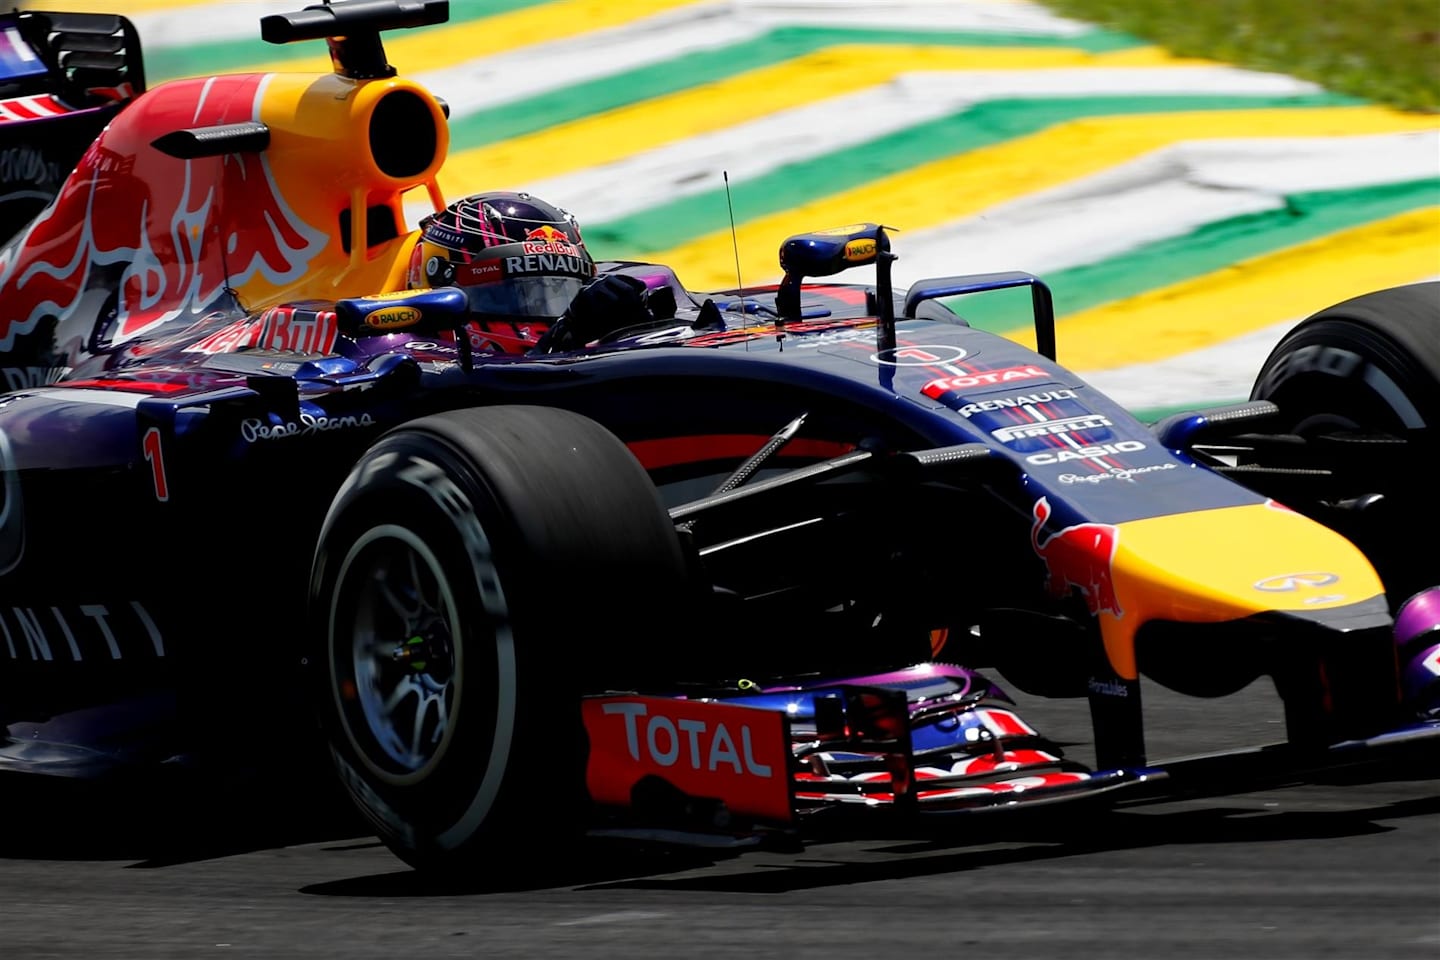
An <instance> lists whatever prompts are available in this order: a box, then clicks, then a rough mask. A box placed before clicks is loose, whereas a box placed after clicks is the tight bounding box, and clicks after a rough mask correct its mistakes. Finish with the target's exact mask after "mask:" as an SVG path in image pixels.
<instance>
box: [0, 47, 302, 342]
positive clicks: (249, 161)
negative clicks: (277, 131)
mask: <svg viewBox="0 0 1440 960" xmlns="http://www.w3.org/2000/svg"><path fill="white" fill-rule="evenodd" d="M269 79H270V77H269V75H244V76H230V77H214V78H210V79H208V80H193V81H179V82H177V83H174V84H170V85H168V90H167V96H165V97H163V98H153V97H150V96H142V97H140V98H139V99H137V100H136V102H135V103H134V104H132V105H131V106H130V107H129V108H128V109H127V110H126V111H125V112H123V113H122V114H121V115H120V116H118V117H117V118H116V119H115V120H114V121H113V122H112V123H111V125H110V126H109V127H108V128H107V129H106V131H105V132H104V133H102V134H101V135H100V137H99V138H98V139H97V140H96V141H95V143H94V144H93V145H92V146H91V147H90V149H89V150H88V151H86V153H85V154H84V156H83V157H82V158H81V160H80V162H79V163H78V164H77V166H76V168H75V170H74V172H73V173H72V174H71V175H70V177H69V178H68V179H67V180H66V182H65V184H64V186H63V187H62V188H61V190H60V192H59V194H58V196H57V197H56V199H55V201H54V202H53V203H52V204H51V206H50V207H49V208H48V209H47V210H46V211H45V212H44V213H43V214H41V216H40V217H39V218H38V219H37V220H36V221H35V222H34V223H33V224H32V225H31V226H30V227H29V228H28V229H27V230H26V231H25V232H24V233H22V234H21V235H19V237H17V239H16V240H15V242H13V243H12V244H11V245H10V246H9V247H8V248H7V249H6V250H5V251H3V253H0V304H3V307H0V350H9V349H11V348H12V347H13V346H14V344H15V341H16V338H17V337H23V336H25V335H27V334H31V333H34V332H37V331H39V330H40V328H41V326H42V324H43V325H48V324H50V323H53V324H54V325H55V341H56V344H55V345H56V348H57V350H60V351H66V350H67V349H71V348H72V347H73V345H76V344H86V343H94V342H96V341H103V342H108V343H109V344H112V345H118V344H121V343H124V342H125V341H127V340H131V339H133V338H135V337H137V336H140V335H142V334H146V333H148V332H150V331H152V330H154V328H156V327H157V326H159V325H161V324H163V323H166V322H167V321H170V320H173V319H176V318H182V317H183V318H186V319H193V318H194V316H195V315H197V314H198V313H199V312H201V311H203V310H205V309H206V308H208V307H210V306H212V305H213V304H215V303H216V302H217V301H218V300H219V299H220V298H221V297H222V296H223V294H224V292H225V290H226V288H227V287H237V288H238V287H241V286H243V285H245V284H246V283H247V282H249V281H251V280H261V281H263V282H264V283H266V284H268V285H270V286H272V287H278V286H281V285H283V284H286V283H289V282H293V281H294V280H296V279H298V278H300V277H301V276H302V275H304V273H305V272H306V270H307V269H308V268H309V267H310V265H311V262H312V260H313V259H314V258H315V256H316V255H317V254H318V253H319V252H320V251H321V250H322V249H323V248H324V247H325V245H326V243H327V242H328V239H329V237H328V236H327V234H325V233H324V232H322V231H321V230H319V229H317V228H316V227H314V226H312V225H311V224H309V223H307V222H305V221H304V220H303V219H301V218H300V217H299V216H297V215H296V214H295V212H294V211H293V210H292V209H291V207H290V206H289V205H288V204H287V202H286V199H285V197H284V196H283V195H282V193H281V191H280V190H279V188H278V186H277V184H276V181H275V177H274V175H273V172H272V171H271V169H270V165H269V162H268V160H267V159H266V157H265V155H264V154H263V153H231V154H226V155H223V156H207V157H198V158H195V159H178V158H176V157H172V156H169V155H167V154H165V153H163V152H161V151H160V150H158V149H156V148H155V147H154V146H152V141H154V140H155V139H156V138H157V137H160V136H162V135H164V134H166V133H170V132H172V131H175V130H179V129H189V128H196V127H206V126H213V125H219V124H227V123H239V122H245V121H251V120H254V119H257V118H258V117H259V115H260V106H261V101H262V98H263V97H264V94H265V88H266V85H267V83H268V81H269Z"/></svg>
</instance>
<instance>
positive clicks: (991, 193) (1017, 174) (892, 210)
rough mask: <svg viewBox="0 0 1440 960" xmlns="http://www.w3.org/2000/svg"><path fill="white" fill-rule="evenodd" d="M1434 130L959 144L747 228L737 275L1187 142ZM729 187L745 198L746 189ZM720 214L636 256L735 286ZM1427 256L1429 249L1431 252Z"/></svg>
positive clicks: (1258, 123) (1401, 120) (1138, 119)
mask: <svg viewBox="0 0 1440 960" xmlns="http://www.w3.org/2000/svg"><path fill="white" fill-rule="evenodd" d="M1436 126H1440V121H1437V120H1436V118H1434V117H1427V116H1421V115H1415V114H1405V113H1400V112H1399V111H1396V110H1391V109H1388V108H1382V107H1371V106H1359V107H1324V108H1315V107H1310V108H1294V109H1261V110H1217V111H1201V112H1193V113H1173V114H1143V115H1129V116H1118V117H1098V118H1091V119H1086V120H1077V121H1074V122H1071V123H1065V124H1061V125H1058V126H1056V127H1053V128H1051V129H1048V130H1044V131H1042V132H1040V133H1036V134H1033V135H1031V136H1027V137H1020V138H1018V139H1015V140H1011V141H1008V142H1006V143H1001V144H996V145H994V146H990V147H983V148H981V149H979V150H974V151H970V152H960V151H963V150H964V149H965V145H964V144H963V143H957V144H955V150H956V155H955V156H952V157H947V158H945V159H943V160H937V161H935V162H932V163H927V164H924V165H922V166H919V167H916V168H914V169H912V170H908V171H905V172H903V173H898V174H895V175H893V176H890V177H882V178H880V179H877V180H872V181H869V182H867V183H865V184H864V185H863V186H860V187H856V188H855V189H852V190H846V191H843V192H841V193H837V194H832V195H831V196H828V197H822V198H820V199H817V200H815V201H814V202H812V203H808V204H805V205H803V206H800V207H795V208H793V209H790V210H786V211H783V212H781V213H776V214H774V215H772V216H767V217H761V218H758V219H756V220H752V221H750V222H748V223H746V224H744V225H743V226H742V227H740V228H739V230H738V231H737V237H736V240H737V242H738V244H739V248H740V255H741V262H740V270H741V275H742V276H744V277H745V278H746V279H747V281H749V282H759V281H760V280H762V279H763V278H774V277H775V276H777V275H778V274H779V267H778V266H777V264H776V260H775V251H776V250H778V249H779V246H780V243H781V241H783V240H784V239H785V238H786V237H787V236H790V235H791V234H795V233H803V232H805V231H807V230H816V229H821V228H824V227H831V226H835V225H837V224H842V223H856V222H863V221H883V222H884V223H886V224H887V225H889V226H893V227H896V228H898V229H899V230H921V229H925V228H927V227H934V226H938V225H941V224H944V223H949V222H951V221H955V220H960V219H963V218H965V217H970V216H975V215H977V214H980V213H983V212H984V211H985V210H987V209H989V208H990V207H993V206H996V205H998V204H1001V203H1004V202H1006V201H1009V200H1014V199H1015V198H1017V197H1022V196H1026V195H1028V194H1033V193H1037V192H1039V191H1041V190H1046V189H1049V188H1052V187H1057V186H1060V185H1061V184H1064V183H1067V182H1069V181H1071V180H1077V179H1080V178H1082V177H1086V176H1089V175H1091V174H1095V173H1098V172H1100V171H1102V170H1108V169H1111V168H1113V167H1115V166H1118V165H1120V164H1122V163H1125V162H1127V161H1130V160H1134V159H1136V158H1137V157H1140V156H1143V155H1145V154H1148V153H1151V152H1153V151H1155V150H1159V149H1161V148H1163V147H1167V146H1172V145H1174V144H1177V143H1182V142H1185V141H1188V140H1206V139H1215V138H1222V137H1306V136H1310V137H1337V136H1361V135H1364V134H1373V133H1397V132H1401V131H1410V130H1432V129H1435V128H1436ZM736 189H737V192H738V191H743V190H744V189H745V187H744V184H740V185H738V186H737V188H736ZM723 216H724V212H723V211H716V217H715V219H716V226H717V228H719V229H717V230H716V231H715V232H713V233H710V234H707V235H705V236H703V237H700V238H699V239H697V240H694V241H692V242H690V243H687V244H684V245H682V246H679V247H676V248H674V249H671V250H664V251H656V252H646V253H644V254H643V256H645V257H646V258H647V259H655V260H659V261H661V262H663V263H668V264H671V265H672V266H674V267H675V269H676V270H677V272H678V273H679V275H680V277H681V278H682V279H684V281H685V282H686V283H687V284H688V285H690V287H691V289H695V290H707V289H710V290H713V289H722V288H725V287H729V286H733V285H734V278H735V264H734V253H733V249H732V244H731V237H730V233H729V230H728V227H727V226H723V225H724V220H723ZM1434 249H1435V248H1434V245H1433V243H1432V244H1431V246H1430V250H1431V252H1432V254H1433V252H1434ZM900 252H901V254H902V255H903V248H902V249H901V250H900ZM601 253H602V254H603V253H604V251H601ZM963 256H964V251H963V247H962V248H961V249H958V250H957V252H956V257H957V262H956V265H955V268H956V269H955V272H957V273H958V272H963V270H964V259H963ZM1017 269H1023V264H1021V265H1017Z"/></svg>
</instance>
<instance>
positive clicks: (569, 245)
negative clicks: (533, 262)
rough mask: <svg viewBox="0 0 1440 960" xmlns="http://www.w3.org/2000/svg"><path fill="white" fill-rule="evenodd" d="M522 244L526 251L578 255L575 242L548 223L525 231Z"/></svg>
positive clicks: (568, 255) (569, 255)
mask: <svg viewBox="0 0 1440 960" xmlns="http://www.w3.org/2000/svg"><path fill="white" fill-rule="evenodd" d="M523 246H524V249H525V252H526V253H559V254H563V255H565V256H567V257H578V256H579V255H580V249H579V248H578V247H577V246H576V245H575V242H574V241H573V240H571V239H570V238H569V237H568V236H566V234H565V232H564V231H563V230H557V229H556V228H554V227H552V226H550V224H548V223H547V224H545V225H544V226H541V227H536V228H535V229H534V230H531V231H529V232H528V233H526V234H525V240H524V241H523Z"/></svg>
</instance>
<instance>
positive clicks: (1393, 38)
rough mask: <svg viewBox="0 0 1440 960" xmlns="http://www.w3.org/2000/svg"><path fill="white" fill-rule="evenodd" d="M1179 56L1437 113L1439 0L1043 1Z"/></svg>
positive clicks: (1439, 96)
mask: <svg viewBox="0 0 1440 960" xmlns="http://www.w3.org/2000/svg"><path fill="white" fill-rule="evenodd" d="M1042 2H1043V3H1044V5H1045V6H1047V7H1049V8H1050V9H1051V10H1053V11H1054V12H1056V13H1058V14H1060V15H1062V16H1067V17H1072V18H1074V19H1077V20H1084V21H1086V22H1088V23H1093V24H1095V25H1097V26H1103V27H1108V28H1110V29H1114V30H1120V31H1123V32H1125V33H1129V34H1132V35H1134V36H1136V37H1140V38H1142V39H1145V40H1148V41H1150V42H1153V43H1156V44H1159V45H1160V46H1163V47H1165V48H1167V49H1169V50H1171V51H1173V52H1174V53H1177V54H1180V55H1182V56H1192V57H1205V58H1209V59H1214V60H1222V61H1225V62H1227V63H1233V64H1236V65H1239V66H1245V67H1250V68H1253V69H1256V70H1267V71H1274V72H1278V73H1287V74H1290V75H1291V76H1295V77H1300V78H1303V79H1306V80H1311V81H1314V82H1315V83H1318V84H1320V85H1321V86H1323V87H1325V88H1326V89H1327V90H1330V91H1332V92H1334V93H1347V94H1351V95H1353V96H1357V97H1363V98H1365V99H1367V100H1372V101H1375V102H1377V103H1383V104H1388V105H1390V106H1394V107H1398V108H1400V109H1403V110H1412V111H1417V112H1425V113H1435V112H1440V0H1042Z"/></svg>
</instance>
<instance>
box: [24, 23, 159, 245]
mask: <svg viewBox="0 0 1440 960" xmlns="http://www.w3.org/2000/svg"><path fill="white" fill-rule="evenodd" d="M144 89H145V70H144V64H143V57H142V55H141V51H140V37H139V34H137V33H136V31H135V27H134V25H132V24H131V23H130V21H129V20H127V19H126V18H125V17H122V16H117V15H113V14H95V13H52V12H43V13H42V12H38V11H23V12H22V11H16V12H11V13H0V242H4V241H5V240H8V239H10V237H12V236H13V235H14V234H15V233H16V232H17V231H18V230H20V229H21V228H22V227H24V226H25V225H26V224H27V223H29V222H30V221H31V220H32V219H34V217H35V216H36V215H38V214H39V213H40V211H41V210H43V209H44V208H45V206H46V205H47V204H48V203H49V202H50V200H51V198H53V197H54V196H55V194H56V193H57V192H58V191H59V189H60V185H61V184H62V183H64V182H65V178H66V177H67V176H69V174H70V170H71V169H72V168H73V167H74V165H75V161H76V160H78V159H79V158H80V155H81V154H82V153H84V152H85V150H86V148H88V147H89V146H90V143H91V141H93V140H94V139H95V135H96V134H98V133H99V132H100V131H101V130H102V129H103V128H104V126H105V125H106V124H107V123H109V122H110V119H111V118H112V117H114V116H115V114H116V113H118V112H119V111H120V110H121V109H122V108H123V107H124V106H125V104H127V103H128V102H130V100H132V99H134V97H136V96H137V95H138V94H140V93H141V92H142V91H144Z"/></svg>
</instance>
